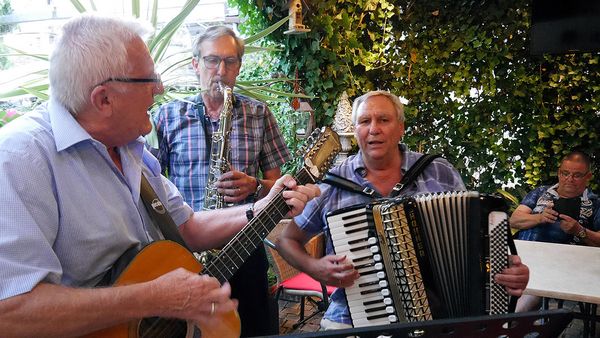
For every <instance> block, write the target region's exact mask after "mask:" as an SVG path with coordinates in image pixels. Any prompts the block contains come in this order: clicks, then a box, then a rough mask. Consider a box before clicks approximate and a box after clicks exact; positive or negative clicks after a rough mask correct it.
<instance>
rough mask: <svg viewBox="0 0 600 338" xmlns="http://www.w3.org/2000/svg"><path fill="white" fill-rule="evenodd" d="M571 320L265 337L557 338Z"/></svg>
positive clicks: (511, 319)
mask: <svg viewBox="0 0 600 338" xmlns="http://www.w3.org/2000/svg"><path fill="white" fill-rule="evenodd" d="M572 319H573V313H572V312H571V311H569V310H566V309H556V310H542V311H534V312H522V313H510V314H503V315H494V316H478V317H467V318H458V319H439V320H430V321H425V322H417V323H402V324H390V325H378V326H369V327H361V328H353V329H343V330H332V331H319V332H308V333H301V334H293V333H292V334H289V335H284V336H269V337H290V338H292V337H297V338H305V337H333V338H346V337H349V336H354V337H357V338H371V337H372V338H379V337H394V338H396V337H398V338H404V337H406V338H433V337H435V338H439V337H452V338H471V337H472V338H485V337H489V338H498V337H510V338H516V337H525V338H546V337H548V338H554V337H558V336H559V335H560V334H561V333H562V332H563V330H564V329H565V328H566V327H567V325H568V324H569V323H570V322H571V320H572Z"/></svg>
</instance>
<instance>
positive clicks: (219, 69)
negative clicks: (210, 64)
mask: <svg viewBox="0 0 600 338" xmlns="http://www.w3.org/2000/svg"><path fill="white" fill-rule="evenodd" d="M226 71H227V68H226V66H225V60H221V62H219V64H218V65H217V74H218V75H221V74H225V72H226Z"/></svg>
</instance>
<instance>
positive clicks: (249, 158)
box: [153, 94, 290, 210]
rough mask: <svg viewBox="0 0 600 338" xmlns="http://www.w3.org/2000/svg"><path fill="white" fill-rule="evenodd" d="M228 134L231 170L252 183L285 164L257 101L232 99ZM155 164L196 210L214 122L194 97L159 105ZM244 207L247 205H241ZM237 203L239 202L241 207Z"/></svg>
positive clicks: (268, 116) (281, 144)
mask: <svg viewBox="0 0 600 338" xmlns="http://www.w3.org/2000/svg"><path fill="white" fill-rule="evenodd" d="M232 115H233V116H232V123H231V124H232V130H231V134H230V145H231V167H232V169H235V170H238V171H242V172H244V173H246V174H247V175H250V176H253V177H256V176H257V175H258V173H259V171H262V172H264V171H267V170H269V169H273V168H277V167H280V166H281V165H283V164H284V163H285V162H287V161H288V160H289V159H290V154H289V152H288V149H287V146H286V144H285V140H284V139H283V136H282V135H281V132H280V131H279V127H278V126H277V122H276V121H275V117H274V116H273V114H272V113H271V111H270V110H269V109H268V108H267V106H266V105H265V104H264V103H262V102H259V101H256V100H253V99H250V98H248V97H245V96H242V95H239V94H235V104H234V108H233V114H232ZM153 118H154V123H155V126H156V131H157V134H158V140H159V149H158V154H157V157H158V160H159V161H160V164H161V166H162V168H163V171H167V172H168V175H169V179H170V180H171V181H172V182H173V183H174V184H175V186H177V188H178V189H179V190H180V191H181V193H182V194H183V197H184V199H185V200H186V202H187V203H189V204H190V205H191V206H192V208H193V209H194V210H201V209H202V206H203V203H204V190H205V188H206V182H207V180H208V169H209V164H210V151H209V149H210V144H211V142H212V141H211V139H212V133H213V131H216V130H218V128H219V121H218V120H217V121H211V120H210V119H209V118H208V116H207V115H205V109H204V103H203V102H202V98H201V96H200V95H199V94H198V95H196V96H193V97H188V98H185V99H183V100H175V101H173V102H170V103H167V104H165V105H162V106H161V107H160V108H159V109H158V111H156V112H155V113H154V117H153ZM246 202H248V201H246ZM242 203H243V202H242Z"/></svg>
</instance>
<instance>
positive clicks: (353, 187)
mask: <svg viewBox="0 0 600 338" xmlns="http://www.w3.org/2000/svg"><path fill="white" fill-rule="evenodd" d="M438 157H441V155H439V154H425V155H423V156H421V157H419V159H418V160H417V161H416V162H415V163H414V164H413V165H412V166H411V167H410V168H409V169H408V171H407V172H406V173H405V174H404V176H403V177H402V179H401V180H400V182H398V183H396V185H395V186H394V188H393V190H392V193H391V197H395V196H398V195H400V193H401V192H402V190H404V188H406V187H407V186H408V185H410V184H411V183H412V182H413V181H414V180H415V179H416V178H417V177H418V176H419V175H420V174H421V173H422V172H423V170H425V168H426V167H427V166H428V165H429V164H430V163H431V162H432V161H433V160H434V159H436V158H438ZM323 182H324V183H327V184H329V185H332V186H334V187H337V188H340V189H343V190H347V191H350V192H354V193H357V194H361V195H364V196H368V197H371V198H381V197H383V196H381V194H379V193H378V192H377V191H375V190H374V189H371V188H369V187H364V188H363V187H362V186H360V185H359V184H357V183H355V182H353V181H350V180H349V179H347V178H344V177H342V176H339V175H337V174H334V173H332V172H327V173H326V174H325V177H324V178H323Z"/></svg>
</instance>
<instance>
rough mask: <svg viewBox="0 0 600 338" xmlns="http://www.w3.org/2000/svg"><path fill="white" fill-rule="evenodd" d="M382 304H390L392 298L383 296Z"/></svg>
mask: <svg viewBox="0 0 600 338" xmlns="http://www.w3.org/2000/svg"><path fill="white" fill-rule="evenodd" d="M383 304H385V305H392V299H391V298H388V297H386V298H384V299H383Z"/></svg>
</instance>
